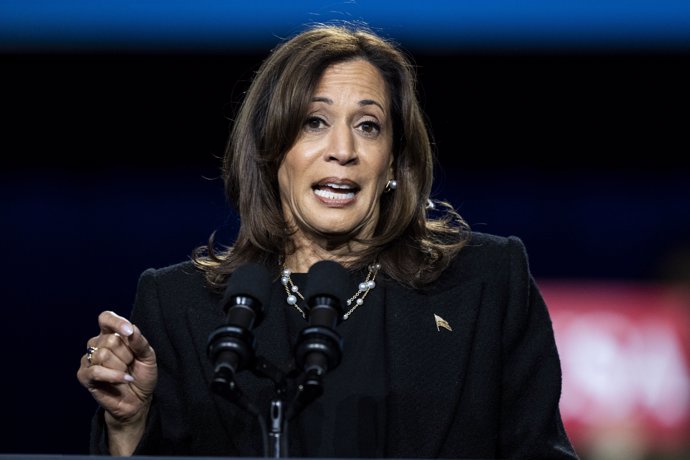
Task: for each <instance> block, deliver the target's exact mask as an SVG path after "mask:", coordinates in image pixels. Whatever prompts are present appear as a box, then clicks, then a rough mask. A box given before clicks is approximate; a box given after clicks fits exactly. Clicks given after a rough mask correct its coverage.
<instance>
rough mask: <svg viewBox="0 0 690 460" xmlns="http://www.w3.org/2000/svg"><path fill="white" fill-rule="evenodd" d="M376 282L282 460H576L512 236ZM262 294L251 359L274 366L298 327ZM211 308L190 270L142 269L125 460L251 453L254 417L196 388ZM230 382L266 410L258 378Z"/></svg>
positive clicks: (214, 312)
mask: <svg viewBox="0 0 690 460" xmlns="http://www.w3.org/2000/svg"><path fill="white" fill-rule="evenodd" d="M276 275H277V270H276ZM363 275H364V274H359V276H353V277H352V279H351V283H352V285H351V286H352V292H353V293H354V292H355V290H356V288H357V283H358V282H359V281H361V280H362V277H363ZM294 281H295V282H296V283H297V284H298V285H299V284H300V283H301V282H303V280H302V281H301V280H299V276H297V275H295V278H294ZM376 281H377V286H376V288H375V289H373V290H372V291H371V292H370V294H369V296H368V297H367V298H366V300H365V302H364V305H362V306H361V307H359V308H358V309H357V310H356V311H355V312H354V313H353V315H352V316H351V317H350V319H348V320H347V321H345V322H342V323H341V324H339V325H338V326H337V330H338V332H339V334H341V335H342V337H343V343H344V349H343V354H342V361H341V363H340V365H339V366H338V367H337V368H335V369H332V370H331V371H330V372H328V373H327V375H326V377H325V379H324V382H323V383H324V385H323V386H324V394H323V395H322V397H321V399H318V400H317V401H315V402H314V403H313V405H312V406H309V407H308V408H307V409H305V411H304V412H302V413H301V414H300V415H299V416H298V418H297V419H296V420H295V423H294V424H292V426H290V427H289V436H288V438H289V443H288V444H289V450H290V452H289V453H290V456H291V457H293V458H297V457H300V456H307V457H322V458H325V457H331V456H332V457H350V456H351V457H353V458H354V457H359V458H363V457H367V458H373V457H381V456H385V457H389V458H455V459H458V458H473V459H478V458H483V459H489V458H491V459H496V458H511V459H512V458H515V459H517V458H520V459H530V460H537V459H544V460H555V459H570V460H572V459H576V458H577V454H576V453H575V452H574V450H573V447H572V445H571V443H570V441H569V439H568V436H567V434H566V433H565V430H564V427H563V422H562V420H561V416H560V412H559V408H558V403H559V398H560V395H561V368H560V361H559V358H558V351H557V349H556V343H555V340H554V335H553V328H552V325H551V320H550V317H549V314H548V310H547V308H546V305H545V304H544V301H543V298H542V296H541V294H540V292H539V289H538V287H537V285H536V283H535V281H534V279H533V278H532V276H531V274H530V271H529V264H528V261H527V254H526V252H525V248H524V246H523V244H522V242H521V241H520V240H519V239H518V238H515V237H507V238H503V237H498V236H492V235H486V234H479V233H474V234H473V235H472V240H471V241H470V242H469V244H468V245H467V246H466V247H465V248H463V250H462V251H460V253H459V255H458V257H456V258H455V259H454V260H453V261H452V262H451V265H450V266H449V267H448V269H447V270H445V271H444V273H443V274H442V275H441V277H440V278H439V279H438V280H437V281H435V282H434V283H432V284H431V285H430V286H429V287H428V288H427V289H424V290H415V289H410V288H409V287H406V286H402V285H400V284H399V283H396V282H394V281H392V280H390V279H388V278H386V277H384V276H383V275H382V274H380V275H379V276H378V278H377V280H376ZM272 290H273V293H272V296H271V300H270V302H269V305H270V308H268V309H267V310H268V311H267V315H266V317H265V318H264V321H263V323H262V324H260V325H257V327H255V329H254V333H255V336H256V339H257V354H258V355H259V356H265V357H266V358H267V359H270V360H271V361H273V362H274V363H276V364H277V365H286V364H287V363H289V360H290V355H291V346H292V345H293V344H294V340H295V338H296V337H297V334H298V333H299V331H300V330H301V328H302V327H303V326H304V324H305V323H304V322H303V321H304V320H303V319H302V318H301V316H300V315H299V312H297V311H296V310H295V309H294V308H293V307H290V306H288V305H287V304H286V302H285V297H286V293H285V291H284V289H283V287H282V285H280V284H279V283H278V282H275V283H274V284H273V286H272ZM219 301H220V296H219V295H217V294H215V293H212V292H210V291H209V290H208V289H207V288H206V287H205V286H204V282H203V275H202V274H201V273H200V272H199V270H197V269H196V268H194V267H193V266H192V265H191V263H189V262H185V263H181V264H177V265H173V266H170V267H165V268H161V269H155V270H154V269H149V270H146V271H145V272H144V273H143V274H142V276H141V278H140V282H139V287H138V290H137V296H136V301H135V307H134V310H133V311H132V316H131V319H132V321H133V322H134V323H135V324H137V325H138V326H139V328H140V329H141V331H142V333H143V334H144V335H145V336H146V337H147V339H148V340H149V342H150V343H151V345H152V346H153V347H154V349H155V350H156V357H157V360H158V369H159V374H158V375H159V378H158V384H157V386H156V389H155V392H154V396H153V403H152V406H151V411H150V412H149V419H148V421H147V427H146V432H145V434H144V437H143V438H142V440H141V443H140V444H139V446H138V447H137V450H136V452H135V454H136V455H193V456H223V457H233V456H234V457H261V456H263V451H262V443H261V430H260V428H259V425H258V423H257V422H256V420H255V419H253V418H252V417H250V416H248V415H247V413H245V412H243V411H242V410H240V409H238V408H237V407H235V406H234V405H233V404H232V403H230V402H229V401H227V400H225V399H223V398H222V397H220V396H218V395H214V394H211V393H210V391H209V384H210V376H211V375H212V373H213V369H212V366H211V363H210V362H209V359H208V356H207V345H208V338H209V334H210V333H211V332H212V331H213V330H214V329H215V328H216V327H218V326H219V325H221V324H222V323H223V321H224V314H223V311H222V309H221V308H220V306H219ZM439 318H441V319H442V321H444V322H445V323H439ZM286 324H287V326H288V327H285V326H286ZM441 326H442V327H441ZM446 326H447V327H446ZM236 380H237V383H238V385H239V386H240V387H241V388H243V389H244V390H245V393H246V395H247V397H248V398H249V399H250V400H251V401H258V404H260V405H261V406H263V407H264V410H268V408H267V404H268V403H269V402H270V400H271V398H272V397H273V395H274V388H273V387H272V384H271V382H270V381H268V380H267V379H261V378H259V377H257V376H254V375H252V374H251V373H249V372H239V373H238V374H237V379H236ZM93 422H94V424H93V430H92V437H91V452H92V453H97V454H103V453H107V452H108V448H107V444H106V433H105V427H104V420H103V411H102V410H99V411H98V413H97V414H96V417H94V420H93Z"/></svg>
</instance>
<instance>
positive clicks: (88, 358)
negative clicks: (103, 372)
mask: <svg viewBox="0 0 690 460" xmlns="http://www.w3.org/2000/svg"><path fill="white" fill-rule="evenodd" d="M96 350H98V347H88V348H87V349H86V361H88V362H89V366H91V365H92V364H93V362H92V361H91V360H92V358H93V354H94V353H95V352H96Z"/></svg>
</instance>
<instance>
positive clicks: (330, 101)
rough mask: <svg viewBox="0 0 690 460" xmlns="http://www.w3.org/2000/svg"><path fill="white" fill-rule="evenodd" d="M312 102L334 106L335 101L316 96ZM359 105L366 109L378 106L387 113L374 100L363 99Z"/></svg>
mask: <svg viewBox="0 0 690 460" xmlns="http://www.w3.org/2000/svg"><path fill="white" fill-rule="evenodd" d="M311 101H312V102H325V103H326V104H333V99H330V98H328V97H323V96H315V97H313V98H312V99H311ZM357 104H358V105H359V106H360V107H364V106H367V105H375V106H378V107H379V108H380V109H381V110H383V113H386V111H385V110H384V108H383V106H382V105H381V104H379V103H378V102H376V101H375V100H373V99H362V100H361V101H359V102H358V103H357Z"/></svg>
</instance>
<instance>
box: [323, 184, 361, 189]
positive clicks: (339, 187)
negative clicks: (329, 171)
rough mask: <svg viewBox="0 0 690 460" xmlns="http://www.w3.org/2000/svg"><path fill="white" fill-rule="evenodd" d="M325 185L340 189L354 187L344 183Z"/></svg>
mask: <svg viewBox="0 0 690 460" xmlns="http://www.w3.org/2000/svg"><path fill="white" fill-rule="evenodd" d="M326 187H330V188H338V189H341V190H350V189H352V188H354V187H352V186H350V185H345V184H326Z"/></svg>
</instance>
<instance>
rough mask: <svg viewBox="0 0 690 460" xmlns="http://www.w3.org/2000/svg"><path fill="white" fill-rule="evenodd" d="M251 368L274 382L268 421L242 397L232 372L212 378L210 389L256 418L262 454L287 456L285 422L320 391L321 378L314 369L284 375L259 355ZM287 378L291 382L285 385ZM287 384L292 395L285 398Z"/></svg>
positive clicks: (286, 427)
mask: <svg viewBox="0 0 690 460" xmlns="http://www.w3.org/2000/svg"><path fill="white" fill-rule="evenodd" d="M251 370H252V373H254V374H255V375H257V376H258V377H262V378H269V379H270V380H271V381H273V383H274V392H275V396H274V397H273V399H271V404H270V407H269V410H268V423H267V420H266V417H265V416H264V415H263V414H262V413H261V411H260V410H259V409H258V408H257V407H256V405H255V404H254V403H252V402H251V401H250V400H249V399H248V398H247V397H246V396H245V394H244V393H243V392H242V390H241V388H240V387H239V386H238V385H237V383H236V382H235V380H234V378H233V377H232V376H231V375H228V374H220V373H217V375H215V376H214V378H213V380H212V384H211V389H212V390H213V391H214V392H215V393H216V394H218V395H220V396H222V397H224V398H225V399H226V400H228V401H230V402H232V403H233V404H235V405H236V406H238V407H239V408H240V409H242V410H244V411H246V412H248V413H249V414H251V415H253V416H255V417H256V418H257V420H258V422H259V425H260V427H261V431H262V433H261V434H262V441H263V442H262V444H263V450H264V457H268V458H287V457H289V455H288V435H287V433H288V423H289V422H290V421H291V420H294V419H295V417H297V415H299V414H300V413H301V412H302V411H303V410H304V408H306V407H307V406H308V405H309V404H311V403H312V402H313V401H314V400H315V399H316V398H318V397H319V396H321V394H323V383H322V378H321V376H320V375H319V374H318V373H317V372H316V371H314V370H311V371H308V372H296V371H294V370H293V371H291V372H289V373H287V374H286V373H285V372H283V371H282V370H280V369H279V368H278V367H277V366H275V365H274V364H272V363H271V362H270V361H268V360H267V359H266V358H264V357H262V356H258V357H256V359H255V363H254V366H253V367H252V369H251ZM289 381H292V382H293V384H292V385H288V383H289ZM288 387H291V388H292V391H293V392H294V394H293V395H292V397H291V398H289V397H288V393H289V391H288Z"/></svg>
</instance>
